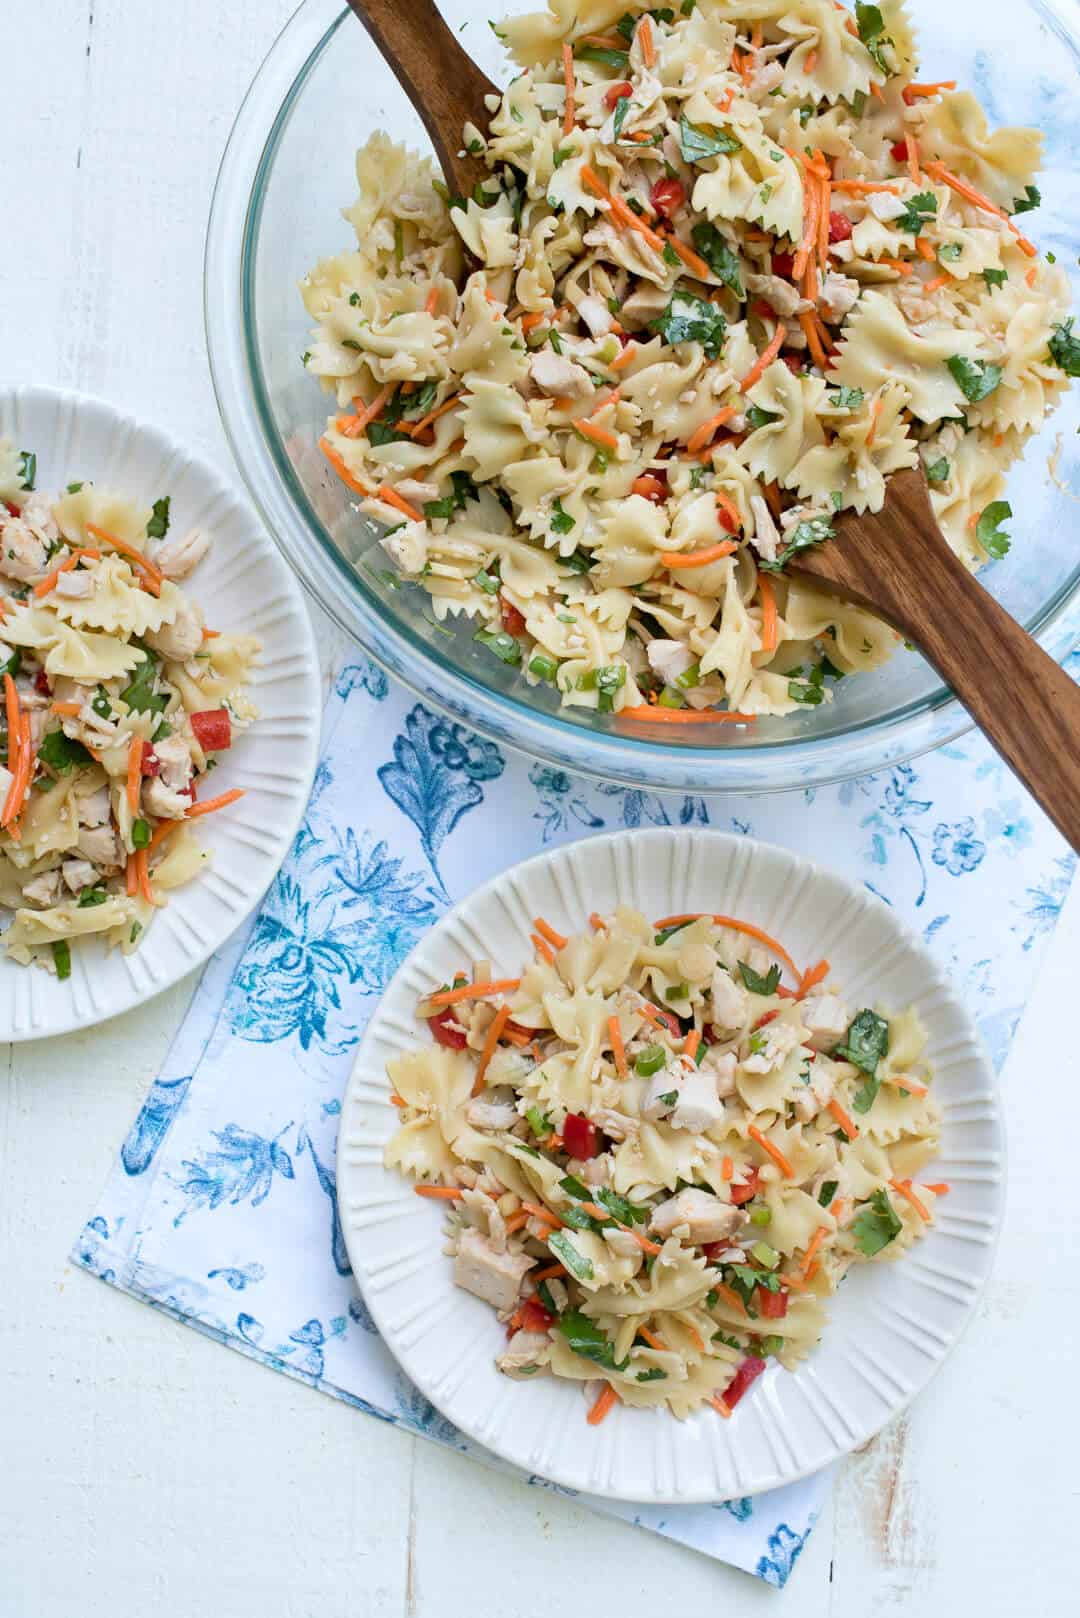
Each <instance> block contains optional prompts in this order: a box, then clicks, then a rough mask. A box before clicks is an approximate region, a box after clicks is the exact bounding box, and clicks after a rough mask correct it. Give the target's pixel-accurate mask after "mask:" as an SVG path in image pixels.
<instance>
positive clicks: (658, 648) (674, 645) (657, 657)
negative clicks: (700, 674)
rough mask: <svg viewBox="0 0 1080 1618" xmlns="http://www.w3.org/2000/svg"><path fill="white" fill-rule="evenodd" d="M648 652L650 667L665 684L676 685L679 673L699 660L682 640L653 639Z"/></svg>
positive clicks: (647, 649) (682, 672) (683, 672)
mask: <svg viewBox="0 0 1080 1618" xmlns="http://www.w3.org/2000/svg"><path fill="white" fill-rule="evenodd" d="M646 653H647V656H648V659H649V667H650V668H651V669H652V671H653V673H654V674H655V675H657V676H658V678H659V679H661V680H663V681H664V683H665V685H674V684H675V681H676V680H677V679H678V678H679V675H680V674H685V673H686V671H687V669H689V668H693V666H694V664H695V663H696V662H697V659H696V658H695V656H694V654H693V652H692V651H691V650H690V648H689V646H686V645H684V644H683V642H682V641H681V640H651V641H650V642H649V644H648V646H647V648H646Z"/></svg>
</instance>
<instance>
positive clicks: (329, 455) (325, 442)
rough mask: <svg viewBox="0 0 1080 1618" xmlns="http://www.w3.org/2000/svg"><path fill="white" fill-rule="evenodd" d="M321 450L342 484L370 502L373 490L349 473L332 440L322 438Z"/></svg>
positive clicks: (320, 441) (320, 440)
mask: <svg viewBox="0 0 1080 1618" xmlns="http://www.w3.org/2000/svg"><path fill="white" fill-rule="evenodd" d="M319 448H320V449H321V450H322V452H323V454H324V455H325V456H326V459H327V460H328V461H329V462H330V465H331V466H332V467H333V468H334V471H335V472H336V473H337V475H338V477H339V478H340V479H341V481H342V483H344V484H345V485H346V487H347V488H349V489H351V490H352V491H353V493H354V494H360V495H363V496H364V498H365V499H366V500H370V498H371V490H370V489H369V488H367V487H366V486H365V485H364V484H363V483H361V482H360V479H359V478H357V477H354V476H353V474H352V473H351V472H350V471H349V468H348V467H347V466H346V465H345V462H344V461H343V460H342V459H341V456H340V455H339V454H338V452H337V450H336V449H335V448H334V446H333V445H332V444H331V443H330V440H329V439H328V438H320V439H319Z"/></svg>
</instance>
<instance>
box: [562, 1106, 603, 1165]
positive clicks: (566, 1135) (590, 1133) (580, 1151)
mask: <svg viewBox="0 0 1080 1618" xmlns="http://www.w3.org/2000/svg"><path fill="white" fill-rule="evenodd" d="M562 1137H563V1146H564V1147H565V1149H566V1151H567V1152H568V1153H569V1155H570V1156H571V1157H595V1156H596V1154H597V1152H599V1150H600V1135H599V1131H598V1129H597V1127H596V1125H595V1124H594V1123H593V1122H592V1120H591V1119H590V1118H585V1117H583V1116H582V1115H581V1113H579V1112H568V1113H567V1115H566V1120H565V1122H564V1123H563V1129H562Z"/></svg>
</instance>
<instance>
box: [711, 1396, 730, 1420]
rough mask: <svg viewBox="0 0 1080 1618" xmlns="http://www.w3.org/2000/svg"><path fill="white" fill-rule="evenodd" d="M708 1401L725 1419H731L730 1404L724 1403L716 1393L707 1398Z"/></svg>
mask: <svg viewBox="0 0 1080 1618" xmlns="http://www.w3.org/2000/svg"><path fill="white" fill-rule="evenodd" d="M709 1403H710V1404H711V1405H712V1407H713V1409H714V1410H716V1411H718V1412H719V1414H720V1415H721V1416H723V1418H724V1420H725V1421H730V1420H731V1406H730V1405H727V1404H725V1403H724V1401H723V1399H722V1398H721V1397H720V1395H719V1394H718V1393H714V1394H713V1396H712V1398H711V1399H710V1400H709Z"/></svg>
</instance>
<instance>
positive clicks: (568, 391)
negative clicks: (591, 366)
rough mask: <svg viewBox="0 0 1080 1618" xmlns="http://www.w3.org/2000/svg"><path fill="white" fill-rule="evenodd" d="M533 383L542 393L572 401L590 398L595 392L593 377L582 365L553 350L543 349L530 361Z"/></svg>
mask: <svg viewBox="0 0 1080 1618" xmlns="http://www.w3.org/2000/svg"><path fill="white" fill-rule="evenodd" d="M529 371H530V373H531V375H532V379H533V381H534V382H535V383H536V385H537V387H538V388H539V389H540V390H541V392H542V393H546V394H549V395H550V396H552V397H563V396H565V397H567V398H570V399H585V398H589V397H590V396H591V395H592V392H593V382H592V377H591V376H590V375H589V373H588V371H586V369H585V367H584V366H582V365H577V364H575V362H574V361H573V360H570V359H567V357H566V355H565V354H556V352H555V350H554V349H553V348H542V349H541V350H540V352H539V353H538V354H534V355H533V357H532V359H531V360H530V361H529Z"/></svg>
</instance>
